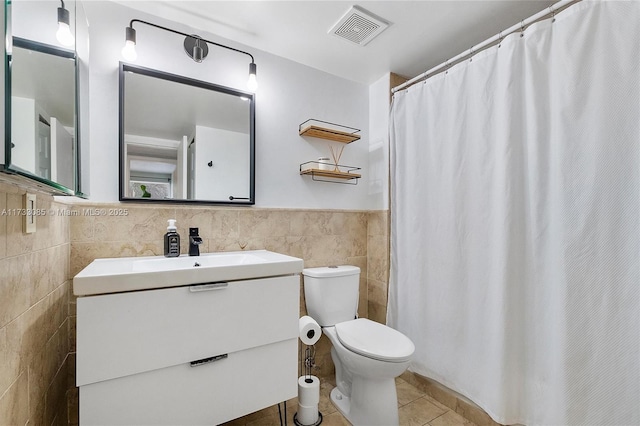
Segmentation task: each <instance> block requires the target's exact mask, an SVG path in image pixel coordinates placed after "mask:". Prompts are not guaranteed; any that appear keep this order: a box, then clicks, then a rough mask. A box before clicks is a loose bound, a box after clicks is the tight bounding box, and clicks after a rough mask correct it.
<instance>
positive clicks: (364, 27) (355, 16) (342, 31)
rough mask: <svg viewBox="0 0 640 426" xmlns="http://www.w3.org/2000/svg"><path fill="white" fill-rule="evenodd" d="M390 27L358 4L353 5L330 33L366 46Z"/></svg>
mask: <svg viewBox="0 0 640 426" xmlns="http://www.w3.org/2000/svg"><path fill="white" fill-rule="evenodd" d="M388 27H389V23H388V22H386V21H384V20H383V19H381V18H379V17H377V16H375V15H373V14H372V13H371V12H368V11H366V10H364V9H363V8H361V7H358V6H352V7H351V9H349V10H348V11H347V13H345V14H344V16H343V17H342V18H341V19H340V20H339V21H338V23H337V24H335V25H334V26H333V28H331V29H330V30H329V34H333V35H334V36H336V37H340V38H342V39H344V40H347V41H350V42H351V43H354V44H357V45H358V46H364V45H366V44H367V43H369V42H370V41H371V40H373V39H374V38H376V37H377V36H378V35H379V34H380V33H381V32H383V31H384V30H386V29H387V28H388Z"/></svg>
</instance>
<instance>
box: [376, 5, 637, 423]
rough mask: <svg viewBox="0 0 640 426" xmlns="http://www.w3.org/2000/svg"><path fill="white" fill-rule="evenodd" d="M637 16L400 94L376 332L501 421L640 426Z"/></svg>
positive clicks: (487, 54)
mask: <svg viewBox="0 0 640 426" xmlns="http://www.w3.org/2000/svg"><path fill="white" fill-rule="evenodd" d="M639 64H640V2H638V1H631V2H629V1H605V2H600V1H583V2H581V3H578V4H575V5H573V6H571V7H569V8H568V9H567V10H565V11H563V12H561V13H559V14H558V15H556V20H555V22H551V20H546V21H543V22H539V23H537V24H534V25H532V26H531V27H529V28H528V29H527V30H526V31H525V32H524V35H523V36H522V37H521V36H520V34H519V33H517V34H513V35H510V36H509V37H507V38H506V39H505V40H504V41H503V42H502V44H501V46H500V47H498V46H494V47H492V48H489V49H488V50H486V51H484V52H481V53H479V54H477V55H476V56H474V57H473V59H472V60H471V61H470V60H467V61H465V62H464V63H461V64H459V65H456V66H454V67H452V68H451V69H450V70H449V72H448V73H447V74H444V73H443V74H440V75H437V76H435V77H432V78H430V79H428V80H426V81H425V82H421V83H418V84H416V85H414V86H411V87H410V88H409V89H407V90H403V91H401V92H398V93H396V94H395V96H394V101H393V107H392V113H391V162H392V166H391V167H392V172H391V176H392V182H391V188H392V196H391V203H392V205H391V215H392V221H391V253H392V255H391V257H392V259H391V276H390V290H389V306H388V317H387V321H388V324H389V325H391V326H393V327H395V328H397V329H398V330H400V331H402V332H404V333H405V334H407V335H408V336H409V337H410V338H411V339H412V340H413V341H414V343H415V345H416V352H415V356H414V360H413V362H412V364H411V367H410V369H411V370H412V371H414V372H417V373H419V374H422V375H424V376H427V377H430V378H432V379H434V380H437V381H439V382H441V383H443V384H444V385H446V386H448V387H450V388H452V389H454V390H456V391H458V392H460V393H462V394H463V395H465V396H467V397H469V398H470V399H471V400H473V401H474V402H475V403H477V404H478V405H480V406H481V407H482V408H483V409H485V410H486V411H487V412H488V413H489V414H490V415H491V417H492V418H493V419H494V420H496V421H498V422H500V423H505V424H512V423H521V424H527V425H534V424H540V425H560V424H569V425H605V424H612V425H638V424H640V367H639V359H640V351H639V345H640V292H639V287H640V272H639V271H640V266H639V258H640V226H639V222H640V207H639V206H640V202H639V200H640V183H639V181H640V177H639V175H640V173H639V170H640V148H639V147H640V128H639V125H638V123H639V122H640V107H639V105H640V66H639Z"/></svg>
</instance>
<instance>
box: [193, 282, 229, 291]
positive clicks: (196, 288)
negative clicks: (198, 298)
mask: <svg viewBox="0 0 640 426" xmlns="http://www.w3.org/2000/svg"><path fill="white" fill-rule="evenodd" d="M228 286H229V283H227V282H219V283H208V284H196V285H190V286H189V291H190V292H192V293H196V292H198V291H209V290H219V289H221V288H227V287H228Z"/></svg>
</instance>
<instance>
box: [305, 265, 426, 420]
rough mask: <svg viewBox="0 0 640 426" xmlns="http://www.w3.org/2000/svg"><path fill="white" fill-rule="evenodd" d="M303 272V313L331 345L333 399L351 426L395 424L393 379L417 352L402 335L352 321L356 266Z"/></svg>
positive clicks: (355, 306) (367, 322)
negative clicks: (333, 370) (333, 378)
mask: <svg viewBox="0 0 640 426" xmlns="http://www.w3.org/2000/svg"><path fill="white" fill-rule="evenodd" d="M302 275H303V276H304V295H305V299H306V305H307V313H308V314H309V316H311V317H312V318H313V319H315V320H316V321H317V322H318V324H319V325H320V326H321V327H322V332H323V333H325V334H326V335H327V336H328V338H329V340H330V341H331V344H332V345H333V347H332V348H331V358H332V359H333V363H334V364H335V367H336V385H337V386H336V388H334V389H333V390H332V391H331V401H332V402H333V403H334V404H335V406H336V407H337V408H338V410H339V411H340V413H342V415H343V416H344V417H346V419H347V420H349V421H350V422H351V423H352V424H354V425H355V426H360V425H362V426H374V425H381V426H391V425H397V424H398V397H397V394H396V384H395V378H396V377H398V376H399V375H400V374H402V373H403V372H404V371H405V370H406V369H407V367H408V366H409V361H410V360H411V356H412V355H413V351H414V350H415V346H414V345H413V342H412V341H411V340H410V339H409V338H408V337H407V336H405V335H404V334H402V333H400V332H399V331H396V330H394V329H392V328H390V327H387V326H386V325H382V324H379V323H377V322H374V321H370V320H368V319H364V318H360V319H355V317H356V314H357V310H358V287H359V281H360V268H358V267H356V266H328V267H323V268H308V269H304V270H303V271H302Z"/></svg>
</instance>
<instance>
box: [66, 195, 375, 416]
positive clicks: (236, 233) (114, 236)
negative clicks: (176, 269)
mask: <svg viewBox="0 0 640 426" xmlns="http://www.w3.org/2000/svg"><path fill="white" fill-rule="evenodd" d="M72 209H73V213H72V214H73V215H74V216H72V217H71V218H70V221H71V262H70V265H71V276H74V275H75V274H77V273H78V272H79V271H80V270H82V268H84V267H85V266H87V265H88V264H89V263H90V262H91V261H92V260H93V259H95V258H99V257H123V256H153V255H162V254H163V250H164V248H163V236H164V234H165V232H166V227H167V219H171V218H175V219H176V220H177V226H178V233H179V234H180V235H181V237H182V238H181V243H182V248H181V252H182V253H187V252H188V239H187V235H188V234H189V233H188V228H189V227H198V228H199V234H200V236H201V237H202V239H203V243H202V245H201V246H200V251H201V252H202V253H207V252H214V251H234V250H243V249H244V250H255V249H266V250H272V251H275V252H279V253H283V254H287V255H290V256H295V257H299V258H302V259H304V262H305V263H304V266H305V267H306V268H310V267H317V266H327V265H343V264H349V265H355V266H358V267H360V268H361V270H362V273H361V276H360V303H359V315H360V316H362V317H367V316H368V310H369V308H370V307H371V306H372V305H371V304H370V303H369V301H368V297H370V291H369V290H368V287H369V285H370V282H371V281H370V280H369V279H368V273H367V272H368V263H369V261H371V260H370V259H368V252H367V245H368V244H369V242H370V241H373V242H375V243H376V244H378V243H379V242H380V241H379V240H381V239H384V238H381V235H380V234H381V232H383V230H384V229H385V228H384V226H385V225H384V223H386V222H385V221H384V218H385V217H386V215H385V214H384V213H370V212H363V211H339V210H289V209H260V208H233V207H212V206H207V207H191V206H178V207H177V208H176V207H167V206H157V205H153V206H149V205H142V204H113V205H104V204H100V205H92V204H84V203H83V204H76V205H74V206H73V207H72ZM92 212H94V213H95V214H94V213H92ZM104 212H106V215H104ZM98 213H99V214H100V215H97V214H98ZM372 218H373V219H374V224H373V226H371V225H370V221H371V219H372ZM383 222H384V223H383ZM383 245H384V244H383ZM381 247H382V246H381ZM384 250H385V249H383V248H380V249H378V250H376V251H375V252H374V254H375V257H374V258H373V262H374V263H376V262H378V261H379V260H380V259H379V257H380V256H384V253H386V252H385V251H384ZM384 268H385V267H383V266H376V267H375V271H376V277H375V280H374V281H373V282H374V284H375V288H376V291H375V292H374V294H375V295H376V297H377V299H376V304H374V305H373V309H374V310H375V312H376V313H378V317H379V318H376V320H380V321H382V322H384V314H382V315H380V312H382V309H381V307H380V305H381V304H383V303H386V302H385V301H386V294H385V295H384V298H382V296H380V294H381V292H382V290H381V289H382V288H383V287H384V288H386V284H385V285H384V286H383V283H382V280H383V279H384V278H383V276H384V273H381V272H380V271H382V270H384ZM300 289H301V292H300V294H301V298H300V315H304V314H306V309H305V302H304V291H303V287H302V286H301V288H300ZM385 291H386V290H385ZM75 319H76V318H75V301H74V300H72V304H71V306H70V324H71V328H72V329H73V330H75ZM74 336H75V333H73V334H72V340H71V351H72V357H71V359H72V360H75V358H74V357H73V355H74V354H73V353H74V352H75V342H74V339H73V338H74ZM330 349H331V346H330V344H329V342H328V340H327V339H326V337H323V338H322V340H321V341H320V342H319V343H318V344H317V345H316V358H315V362H316V367H315V369H314V374H316V375H318V376H321V377H329V376H331V375H333V372H334V367H333V362H332V361H331V356H330ZM70 392H75V390H74V389H73V388H72V389H70ZM74 410H75V409H74Z"/></svg>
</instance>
